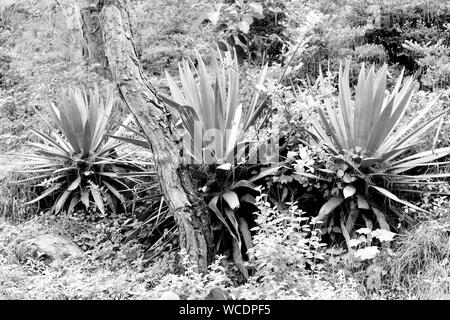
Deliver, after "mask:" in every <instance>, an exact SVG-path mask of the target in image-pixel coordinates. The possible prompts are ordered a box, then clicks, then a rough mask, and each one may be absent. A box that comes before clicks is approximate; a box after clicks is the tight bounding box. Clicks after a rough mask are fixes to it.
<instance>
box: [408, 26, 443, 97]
mask: <svg viewBox="0 0 450 320" xmlns="http://www.w3.org/2000/svg"><path fill="white" fill-rule="evenodd" d="M449 28H450V25H447V32H450V29H449ZM403 47H404V48H405V49H407V50H409V51H410V52H411V54H412V55H413V56H414V58H415V61H416V62H417V64H418V65H419V67H421V68H422V69H423V71H422V72H423V74H422V75H421V77H420V80H421V82H422V84H423V85H424V86H426V87H428V88H431V89H436V88H446V87H448V84H449V83H450V80H449V79H450V59H449V54H450V48H449V47H448V46H446V45H444V44H443V39H440V40H438V41H437V42H436V43H434V44H431V43H430V42H428V43H426V44H419V43H417V42H413V41H410V40H407V41H406V42H405V43H404V45H403Z"/></svg>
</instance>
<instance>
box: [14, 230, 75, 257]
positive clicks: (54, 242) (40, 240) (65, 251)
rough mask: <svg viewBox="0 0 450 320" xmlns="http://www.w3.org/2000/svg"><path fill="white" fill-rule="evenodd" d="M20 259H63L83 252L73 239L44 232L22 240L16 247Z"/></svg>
mask: <svg viewBox="0 0 450 320" xmlns="http://www.w3.org/2000/svg"><path fill="white" fill-rule="evenodd" d="M16 254H17V257H18V258H19V261H24V260H26V259H27V258H33V259H43V260H44V261H45V262H48V263H50V262H53V261H54V260H62V259H65V258H68V257H74V256H79V255H81V254H83V250H81V249H80V247H78V246H77V245H76V244H75V243H74V242H73V241H72V240H70V239H68V238H66V237H62V236H58V235H52V234H43V235H40V236H38V237H36V238H33V239H30V240H26V241H23V242H21V243H20V244H19V245H18V246H17V248H16Z"/></svg>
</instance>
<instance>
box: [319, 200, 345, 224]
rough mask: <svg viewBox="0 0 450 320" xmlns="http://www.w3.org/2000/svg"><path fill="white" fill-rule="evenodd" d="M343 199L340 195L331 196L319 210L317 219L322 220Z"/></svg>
mask: <svg viewBox="0 0 450 320" xmlns="http://www.w3.org/2000/svg"><path fill="white" fill-rule="evenodd" d="M343 201H344V198H342V197H332V198H330V200H328V201H327V202H326V203H325V204H324V205H323V206H322V207H321V208H320V210H319V214H318V216H317V220H319V221H322V222H323V220H324V219H325V218H326V217H327V216H328V215H329V214H330V213H331V212H332V211H333V210H334V209H336V208H337V207H339V206H340V205H341V203H342V202H343Z"/></svg>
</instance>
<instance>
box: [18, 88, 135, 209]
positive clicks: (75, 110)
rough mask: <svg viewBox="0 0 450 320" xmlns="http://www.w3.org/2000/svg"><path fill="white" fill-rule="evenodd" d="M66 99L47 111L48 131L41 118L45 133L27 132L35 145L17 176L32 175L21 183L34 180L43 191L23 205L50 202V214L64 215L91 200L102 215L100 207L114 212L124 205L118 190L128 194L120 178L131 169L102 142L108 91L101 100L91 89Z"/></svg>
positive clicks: (107, 123)
mask: <svg viewBox="0 0 450 320" xmlns="http://www.w3.org/2000/svg"><path fill="white" fill-rule="evenodd" d="M66 93H67V94H66V95H65V97H64V99H63V100H62V103H61V104H60V106H59V107H57V106H56V105H55V104H53V103H50V104H49V106H48V111H49V113H50V115H51V118H52V120H53V122H54V125H52V124H50V123H49V122H47V120H46V119H45V117H44V116H42V119H43V121H44V122H45V123H46V125H47V127H48V128H49V133H44V132H42V131H38V130H34V129H31V132H32V133H33V134H34V135H36V136H37V138H38V139H39V140H40V141H39V142H30V143H29V144H30V145H31V146H32V147H33V148H34V149H35V152H34V154H31V155H25V157H26V158H28V159H29V160H31V161H27V162H24V164H25V165H26V167H27V168H26V169H24V170H21V172H32V173H38V175H36V176H34V177H32V178H31V179H28V180H25V181H36V180H37V181H38V182H39V183H38V184H37V186H40V187H44V191H43V192H42V193H41V194H40V195H39V196H38V197H36V198H35V199H33V200H32V201H30V202H29V204H30V203H34V202H37V201H40V200H41V199H43V198H45V197H51V196H52V197H56V200H55V203H54V206H53V207H52V210H54V212H56V213H58V212H60V211H62V210H65V209H67V210H68V211H69V212H70V211H72V210H73V209H74V208H75V206H76V205H77V204H78V203H80V202H81V203H82V204H84V205H85V207H86V208H89V206H90V202H91V200H92V201H93V203H95V206H96V207H97V208H98V209H99V210H100V211H101V212H102V213H105V210H106V209H105V207H106V204H108V205H109V206H110V207H111V209H112V210H113V211H115V210H116V209H117V208H118V204H120V203H123V202H124V197H123V195H122V194H121V192H120V190H123V189H127V188H128V187H127V185H126V184H125V183H124V182H123V181H122V176H123V174H124V173H125V171H127V170H128V169H129V168H131V167H133V168H137V166H135V165H131V164H130V163H129V162H128V161H126V160H124V159H120V158H118V156H117V154H116V152H115V151H116V148H117V147H118V146H119V145H120V144H119V143H114V141H113V140H107V139H106V137H105V134H106V133H107V132H108V129H109V128H110V125H111V123H112V121H111V114H112V110H113V106H114V100H113V91H112V89H111V88H108V90H107V94H106V99H103V98H102V97H101V95H100V93H99V90H98V88H97V87H95V88H94V89H93V90H91V91H89V93H87V92H86V91H85V89H84V88H81V89H75V90H69V91H68V92H66ZM127 121H129V120H127ZM119 130H120V131H122V128H121V129H119ZM128 171H129V170H128ZM25 181H20V182H25Z"/></svg>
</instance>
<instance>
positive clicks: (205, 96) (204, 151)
mask: <svg viewBox="0 0 450 320" xmlns="http://www.w3.org/2000/svg"><path fill="white" fill-rule="evenodd" d="M196 55H197V61H198V68H195V67H193V66H192V67H191V66H190V63H189V62H188V61H186V60H183V62H182V64H180V65H179V73H180V82H181V87H182V90H180V88H179V87H178V85H177V84H176V83H175V81H174V80H173V78H172V77H171V76H170V74H169V73H168V72H167V71H166V78H167V82H168V84H169V88H170V92H171V96H172V97H171V99H169V98H166V97H162V99H163V101H164V102H165V103H166V104H168V105H169V106H171V107H173V108H175V109H176V110H177V111H178V112H179V113H180V118H181V119H180V125H181V127H182V128H183V129H184V133H185V135H184V148H185V150H186V152H187V154H188V155H189V156H191V157H192V158H193V160H195V162H196V163H197V164H200V163H204V162H207V163H224V162H229V163H232V162H233V161H234V159H236V157H237V156H238V154H239V151H238V152H237V154H234V153H233V151H234V150H235V147H236V146H238V144H239V143H240V142H242V137H243V135H244V133H245V132H246V131H247V129H248V128H249V127H250V126H251V125H253V124H254V122H255V120H256V119H257V117H258V116H259V115H260V114H261V112H262V110H263V104H261V103H260V100H259V97H260V93H259V91H258V90H257V89H256V87H257V86H255V90H254V92H253V95H252V99H251V102H250V105H249V106H248V107H247V108H245V109H244V107H243V105H242V103H241V102H240V97H239V93H240V88H239V86H240V81H239V65H238V61H237V58H236V54H234V55H232V53H231V52H226V53H225V56H224V57H222V56H220V55H219V57H220V58H219V61H217V60H216V59H214V58H213V59H212V66H211V69H212V70H211V75H210V74H208V71H207V68H206V65H205V63H204V61H203V59H202V57H201V56H200V54H199V53H198V52H197V53H196ZM191 65H192V63H191ZM266 72H267V66H266V67H264V69H263V71H262V72H261V75H260V79H259V84H262V83H263V82H264V79H265V75H266ZM196 76H197V78H198V81H196ZM211 79H214V81H213V83H212V81H211Z"/></svg>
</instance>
